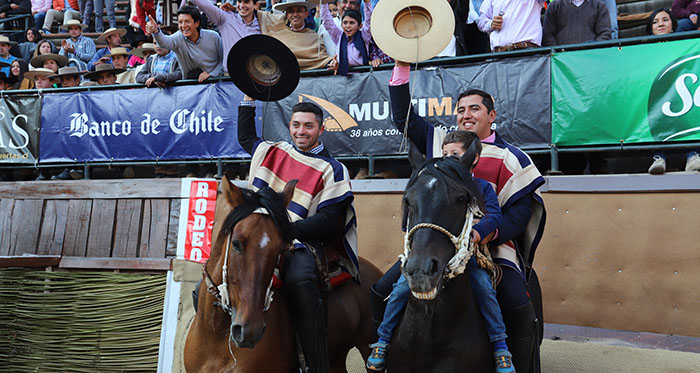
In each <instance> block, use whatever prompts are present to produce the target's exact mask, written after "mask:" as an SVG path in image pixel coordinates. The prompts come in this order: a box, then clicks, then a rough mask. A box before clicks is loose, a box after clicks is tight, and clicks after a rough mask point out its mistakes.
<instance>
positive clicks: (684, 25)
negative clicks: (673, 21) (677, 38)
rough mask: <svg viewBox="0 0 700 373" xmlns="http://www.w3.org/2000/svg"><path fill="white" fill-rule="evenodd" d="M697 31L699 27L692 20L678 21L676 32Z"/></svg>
mask: <svg viewBox="0 0 700 373" xmlns="http://www.w3.org/2000/svg"><path fill="white" fill-rule="evenodd" d="M697 29H698V25H696V24H695V23H693V21H691V20H690V18H681V19H679V20H678V28H677V29H676V32H683V31H694V30H697Z"/></svg>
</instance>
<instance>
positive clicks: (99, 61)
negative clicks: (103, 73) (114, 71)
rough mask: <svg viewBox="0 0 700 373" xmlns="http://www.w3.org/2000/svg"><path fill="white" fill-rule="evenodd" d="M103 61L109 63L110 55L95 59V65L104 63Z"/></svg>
mask: <svg viewBox="0 0 700 373" xmlns="http://www.w3.org/2000/svg"><path fill="white" fill-rule="evenodd" d="M103 63H109V57H102V58H100V59H99V60H97V61H95V63H94V65H95V66H97V65H102V64H103Z"/></svg>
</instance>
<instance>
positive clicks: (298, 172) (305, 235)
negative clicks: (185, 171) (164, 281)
mask: <svg viewBox="0 0 700 373" xmlns="http://www.w3.org/2000/svg"><path fill="white" fill-rule="evenodd" d="M323 130H324V127H323V111H322V110H321V108H320V107H318V106H317V105H315V104H313V103H308V102H301V103H298V104H296V105H294V107H293V108H292V118H291V120H290V122H289V134H290V136H291V138H292V144H290V143H287V142H276V143H269V142H265V141H263V140H261V139H260V138H259V137H258V136H257V134H256V132H255V102H254V101H252V99H250V98H248V97H247V96H246V98H245V99H244V101H243V102H241V105H240V107H239V108H238V142H239V143H240V144H241V146H242V147H243V149H245V150H246V151H247V152H248V153H250V154H251V155H252V157H253V158H252V161H251V166H250V176H249V185H250V186H251V188H253V189H259V188H263V187H265V186H270V187H271V188H272V189H274V190H275V191H278V192H281V191H282V190H283V188H284V186H285V184H286V183H287V182H288V181H290V180H293V179H298V180H299V182H298V183H297V185H296V189H295V191H294V196H293V198H292V201H291V202H290V203H289V205H288V207H287V211H288V212H289V216H290V220H291V221H292V234H293V238H294V239H295V240H294V248H293V250H292V251H287V252H285V255H284V257H283V259H282V260H283V263H282V277H283V281H284V285H283V295H284V298H285V300H286V302H287V304H288V306H289V309H290V311H291V316H292V322H293V323H294V328H295V330H296V333H297V336H298V338H299V341H300V344H301V348H302V350H303V352H304V357H305V360H306V363H307V367H308V371H309V372H328V371H329V369H330V368H329V360H328V359H329V358H328V347H327V344H328V343H327V335H326V316H325V309H326V307H325V305H324V301H323V297H322V293H321V290H320V288H319V286H320V285H321V281H319V273H318V271H317V261H318V260H319V259H320V262H323V259H324V257H325V255H326V254H331V253H324V249H323V245H324V243H328V242H329V241H331V240H332V239H333V238H335V237H339V236H342V237H343V242H342V247H343V248H344V249H345V250H344V251H345V252H343V253H338V254H339V256H340V259H339V262H338V263H339V265H340V266H341V267H342V269H343V270H345V271H346V272H348V273H349V274H350V275H352V276H353V277H354V278H355V279H358V276H359V271H358V260H357V235H356V227H357V225H356V220H355V210H354V208H353V206H352V203H353V194H352V191H351V189H350V178H349V175H348V170H347V169H346V168H345V166H344V165H343V164H341V163H340V162H338V161H336V160H335V159H334V158H333V157H332V156H331V154H330V153H329V151H328V150H327V149H326V148H325V147H324V146H323V144H322V143H320V142H319V136H320V135H321V133H323Z"/></svg>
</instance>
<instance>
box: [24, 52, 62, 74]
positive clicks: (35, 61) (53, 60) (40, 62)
mask: <svg viewBox="0 0 700 373" xmlns="http://www.w3.org/2000/svg"><path fill="white" fill-rule="evenodd" d="M29 63H30V64H31V65H32V67H34V68H37V67H43V68H45V69H49V70H51V71H53V72H54V73H55V72H57V71H58V68H60V67H63V66H66V65H67V64H68V59H67V58H66V57H64V56H61V55H60V54H55V53H45V54H42V55H39V56H36V57H34V58H32V59H31V61H29Z"/></svg>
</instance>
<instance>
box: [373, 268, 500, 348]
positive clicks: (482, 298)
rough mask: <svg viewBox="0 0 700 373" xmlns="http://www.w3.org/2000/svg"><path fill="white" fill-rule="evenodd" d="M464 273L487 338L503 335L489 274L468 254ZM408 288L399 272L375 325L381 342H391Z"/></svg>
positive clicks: (493, 340)
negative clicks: (467, 276) (379, 320)
mask: <svg viewBox="0 0 700 373" xmlns="http://www.w3.org/2000/svg"><path fill="white" fill-rule="evenodd" d="M467 273H468V274H469V282H470V283H471V285H472V291H473V292H474V296H475V297H476V302H477V304H478V305H479V309H480V310H481V314H482V315H483V316H484V320H485V321H486V332H487V333H488V335H489V340H490V341H491V342H495V341H499V340H502V339H506V337H507V335H506V325H505V323H504V322H503V315H501V307H499V305H498V300H497V299H496V290H495V289H494V288H493V285H492V284H491V278H490V277H489V274H488V273H487V272H486V271H485V270H483V269H481V268H479V266H478V265H477V264H476V259H474V257H472V258H471V259H469V264H467ZM410 293H411V289H410V288H409V287H408V280H406V277H404V275H403V274H402V275H401V277H399V280H398V281H396V283H395V284H394V288H393V290H392V291H391V294H390V295H389V301H388V302H387V305H386V309H385V310H384V318H383V319H382V323H381V324H380V325H379V328H378V329H377V335H378V336H379V340H380V341H382V342H386V343H389V342H391V337H392V336H393V335H394V329H396V325H397V324H398V322H399V316H401V312H402V311H403V309H404V308H405V307H406V303H408V296H409V294H410Z"/></svg>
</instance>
